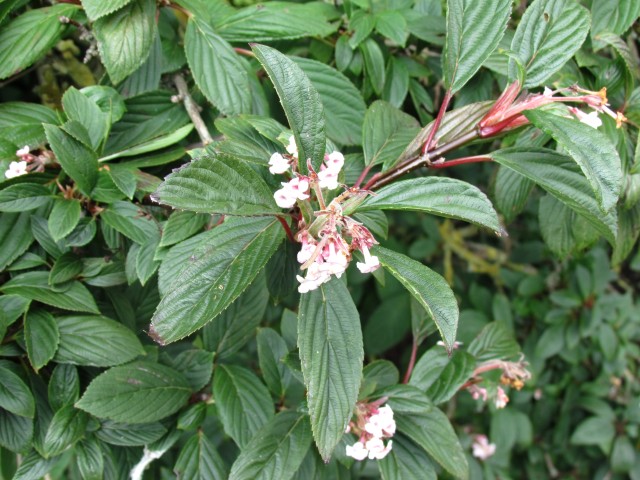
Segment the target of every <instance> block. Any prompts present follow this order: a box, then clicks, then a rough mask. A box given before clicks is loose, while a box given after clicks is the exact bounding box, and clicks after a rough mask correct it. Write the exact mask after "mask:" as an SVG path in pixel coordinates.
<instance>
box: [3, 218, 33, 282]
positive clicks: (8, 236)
mask: <svg viewBox="0 0 640 480" xmlns="http://www.w3.org/2000/svg"><path fill="white" fill-rule="evenodd" d="M30 220H31V215H30V213H29V212H23V213H0V243H1V244H2V248H0V272H1V271H3V270H4V269H5V268H6V267H7V266H8V265H9V264H11V262H13V261H14V260H15V259H16V258H18V257H19V256H20V255H22V254H23V253H24V252H25V251H26V250H27V248H29V245H31V243H32V242H33V233H31V222H30Z"/></svg>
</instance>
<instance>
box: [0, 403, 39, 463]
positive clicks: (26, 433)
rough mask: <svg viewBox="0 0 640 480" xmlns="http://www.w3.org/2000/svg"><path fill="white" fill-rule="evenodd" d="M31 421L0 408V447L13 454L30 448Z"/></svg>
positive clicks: (31, 435) (31, 437) (31, 436)
mask: <svg viewBox="0 0 640 480" xmlns="http://www.w3.org/2000/svg"><path fill="white" fill-rule="evenodd" d="M32 439H33V419H31V418H27V417H21V416H20V415H14V414H13V413H10V412H8V411H7V410H5V409H4V408H0V445H1V446H2V447H4V448H6V449H8V450H10V451H12V452H15V453H24V452H26V451H28V450H29V448H31V442H32Z"/></svg>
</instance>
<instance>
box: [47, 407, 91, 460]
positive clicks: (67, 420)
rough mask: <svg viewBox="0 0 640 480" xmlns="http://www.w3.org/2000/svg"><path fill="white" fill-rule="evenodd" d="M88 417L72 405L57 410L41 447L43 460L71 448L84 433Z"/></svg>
mask: <svg viewBox="0 0 640 480" xmlns="http://www.w3.org/2000/svg"><path fill="white" fill-rule="evenodd" d="M88 420H89V415H87V414H86V413H85V412H83V411H82V410H78V409H76V408H75V407H73V406H72V405H67V406H65V407H62V408H61V409H60V410H58V411H57V412H56V413H55V415H54V416H53V418H52V419H51V423H50V424H49V427H48V428H47V433H46V435H45V437H44V443H43V446H42V450H43V453H44V455H45V458H50V457H54V456H56V455H59V454H60V453H62V452H64V451H65V450H66V449H68V448H71V447H72V446H73V445H74V444H75V443H76V442H77V441H78V440H80V439H81V438H82V437H83V436H84V433H85V430H86V427H87V421H88Z"/></svg>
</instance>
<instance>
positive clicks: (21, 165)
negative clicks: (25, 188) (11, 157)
mask: <svg viewBox="0 0 640 480" xmlns="http://www.w3.org/2000/svg"><path fill="white" fill-rule="evenodd" d="M26 173H27V162H25V161H24V160H23V161H21V162H11V163H10V164H9V168H8V169H7V171H6V172H4V176H5V177H6V178H15V177H19V176H21V175H24V174H26Z"/></svg>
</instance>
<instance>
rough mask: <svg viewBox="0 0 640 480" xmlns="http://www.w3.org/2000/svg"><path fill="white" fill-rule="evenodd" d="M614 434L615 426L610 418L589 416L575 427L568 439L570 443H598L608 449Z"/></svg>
mask: <svg viewBox="0 0 640 480" xmlns="http://www.w3.org/2000/svg"><path fill="white" fill-rule="evenodd" d="M615 434H616V432H615V426H614V424H613V422H612V421H611V420H610V419H608V418H603V417H589V418H587V419H586V420H584V421H583V422H581V423H580V425H578V426H577V427H576V429H575V430H574V432H573V434H572V435H571V439H570V440H569V441H570V443H571V444H572V445H600V446H602V447H603V449H604V450H605V451H609V448H610V447H611V442H613V439H614V437H615Z"/></svg>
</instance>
